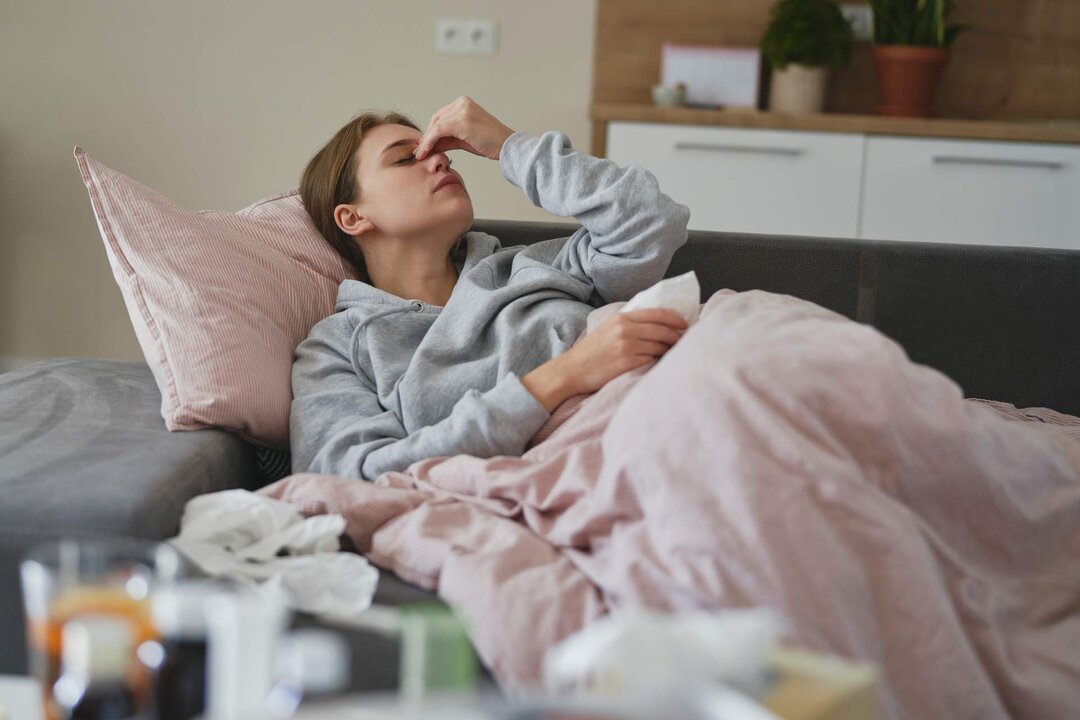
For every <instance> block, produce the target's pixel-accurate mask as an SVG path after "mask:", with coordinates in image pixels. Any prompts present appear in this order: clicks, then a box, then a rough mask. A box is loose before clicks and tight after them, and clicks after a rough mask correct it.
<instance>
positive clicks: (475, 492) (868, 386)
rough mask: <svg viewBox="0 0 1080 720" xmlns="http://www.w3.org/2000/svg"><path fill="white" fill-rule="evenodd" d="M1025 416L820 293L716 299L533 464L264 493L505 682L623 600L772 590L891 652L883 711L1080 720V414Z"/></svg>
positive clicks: (580, 412)
mask: <svg viewBox="0 0 1080 720" xmlns="http://www.w3.org/2000/svg"><path fill="white" fill-rule="evenodd" d="M618 306H619V304H616V305H612V306H606V307H604V308H600V309H598V310H596V311H594V313H593V315H592V316H590V327H595V325H596V323H597V322H599V321H601V320H602V319H603V317H606V315H607V313H610V312H612V311H614V310H615V309H617V307H618ZM1025 414H1027V415H1030V413H1025V412H1021V411H1016V409H1015V408H1013V407H1012V406H1007V405H1004V404H999V403H988V402H973V401H968V400H964V399H963V396H962V393H961V390H960V388H959V387H958V386H957V385H956V384H955V383H953V382H952V381H951V380H949V379H948V378H946V377H945V376H944V375H942V374H941V373H939V372H937V371H935V370H932V369H930V368H928V367H925V366H922V365H917V364H914V363H912V362H911V361H909V360H908V359H907V357H906V355H905V354H904V352H903V350H902V349H901V348H900V347H899V346H898V345H897V344H896V343H894V342H893V341H891V340H889V339H887V338H886V337H884V336H883V335H881V334H880V333H878V332H877V331H876V330H874V329H872V328H870V327H868V326H865V325H861V324H858V323H855V322H852V321H850V320H848V319H846V318H844V317H842V316H840V315H837V314H835V313H833V312H830V311H828V310H825V309H823V308H821V307H819V306H817V305H813V304H811V303H808V302H804V301H800V300H796V299H795V298H792V297H789V296H782V295H774V294H770V293H765V292H760V291H751V292H744V293H733V292H731V291H721V292H719V293H717V294H715V295H713V297H712V298H710V300H709V302H708V303H707V304H706V305H705V306H704V308H703V310H702V315H701V319H700V320H699V322H698V323H697V324H695V325H694V326H693V327H692V328H691V329H690V330H689V331H687V333H686V334H685V335H684V336H683V338H682V339H681V340H679V342H678V343H677V344H676V345H675V346H674V347H673V348H672V349H671V350H670V351H668V353H667V354H666V355H664V356H663V357H662V358H661V359H660V360H659V361H658V362H655V363H652V364H650V365H648V366H645V367H643V368H639V369H638V370H635V371H632V372H629V373H626V374H624V375H621V376H619V377H618V378H616V379H614V380H613V381H611V382H609V383H608V384H607V385H605V386H604V388H603V389H602V390H600V391H599V392H597V393H594V394H592V395H590V396H588V397H580V396H579V397H578V398H574V399H571V400H570V401H567V402H566V403H564V405H563V406H562V407H560V408H559V410H558V411H557V412H556V413H555V415H554V416H553V417H552V420H551V422H549V423H548V425H547V426H545V428H544V429H542V430H541V432H540V433H539V434H538V435H537V437H536V438H534V443H533V445H532V446H531V447H530V448H529V449H528V450H527V451H526V452H525V454H524V455H522V456H521V457H507V456H502V457H495V458H489V459H481V458H476V457H471V456H466V455H458V456H454V457H436V458H430V459H428V460H424V461H421V462H418V463H415V464H413V465H412V466H410V467H409V468H408V469H407V471H405V472H401V473H397V472H391V473H385V474H384V475H382V476H381V477H379V478H378V481H377V482H375V483H365V482H359V481H356V480H348V479H344V478H340V477H334V476H327V475H313V474H300V475H294V476H291V477H288V478H286V479H284V480H281V481H280V482H278V483H275V484H274V485H272V486H270V487H268V488H266V489H264V490H263V492H265V493H267V494H269V495H271V496H273V497H277V498H281V499H283V500H286V501H289V502H291V503H294V504H296V505H297V506H299V507H300V509H301V510H302V511H303V512H305V513H307V514H318V513H327V512H333V513H341V514H342V515H344V516H345V518H346V519H347V521H348V528H347V532H348V534H349V536H350V537H351V539H352V540H353V542H354V543H355V544H356V546H357V547H358V548H360V549H361V551H363V552H364V553H365V554H367V555H368V557H369V558H371V560H372V561H373V562H375V563H376V564H378V565H380V566H382V567H384V568H387V569H389V570H392V571H394V572H395V573H397V574H398V575H400V576H401V577H403V578H405V579H406V580H409V581H412V582H414V583H417V584H419V585H422V586H425V587H428V588H433V589H436V590H437V591H438V593H439V595H440V597H442V598H443V599H445V600H446V601H447V602H448V603H450V604H452V605H454V606H455V607H456V608H457V609H458V610H459V611H460V612H461V613H462V614H463V616H464V617H465V618H466V620H467V621H468V622H469V623H470V625H471V629H470V631H471V633H472V638H473V641H474V644H475V646H476V648H477V650H478V652H479V653H480V655H481V657H482V659H483V660H484V662H485V663H486V664H487V665H488V666H489V667H490V668H491V669H492V671H493V673H494V674H495V676H496V678H497V679H498V680H499V682H500V683H501V684H503V685H504V687H506V688H507V689H515V688H524V687H526V686H529V685H531V684H534V683H536V682H537V680H538V678H539V671H540V670H539V669H540V661H541V658H542V657H543V653H544V651H545V650H546V649H547V648H548V647H550V646H551V645H552V644H554V643H556V642H557V641H558V640H560V639H561V638H563V637H565V636H567V635H569V634H571V633H573V632H575V631H577V630H578V629H580V628H581V627H582V626H584V625H585V624H586V623H588V622H589V621H590V620H592V619H593V618H596V617H597V616H599V615H602V614H604V613H606V612H608V611H609V610H618V609H622V608H629V607H648V608H654V609H662V610H677V609H681V608H725V607H740V606H750V605H767V606H770V607H772V608H774V609H775V610H777V611H779V612H780V613H781V614H783V615H784V616H785V617H786V618H787V620H788V621H789V623H790V627H791V634H790V636H789V639H790V640H791V641H793V642H796V643H798V644H800V645H802V646H804V647H807V648H810V649H813V650H818V651H823V652H832V653H837V654H840V655H844V656H847V657H852V658H857V659H860V660H865V661H869V662H872V663H874V664H876V665H877V666H878V668H879V670H880V671H881V684H880V701H881V708H882V711H883V714H884V715H885V716H886V717H892V718H900V717H909V718H967V717H970V718H995V717H1009V716H1013V717H1024V718H1037V717H1044V718H1060V717H1077V716H1080V442H1078V440H1080V420H1078V419H1077V418H1073V417H1070V416H1066V415H1061V414H1058V413H1054V412H1053V411H1042V412H1041V413H1040V416H1039V418H1038V419H1041V420H1043V422H1024V421H1023V420H1026V419H1027V417H1025Z"/></svg>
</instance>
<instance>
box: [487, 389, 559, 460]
mask: <svg viewBox="0 0 1080 720" xmlns="http://www.w3.org/2000/svg"><path fill="white" fill-rule="evenodd" d="M487 400H488V402H489V404H490V406H491V407H493V408H497V410H496V417H495V418H493V419H494V420H495V422H496V423H498V425H496V427H498V428H499V429H500V430H503V431H506V432H512V433H513V434H514V435H515V436H516V437H515V438H513V439H512V440H511V439H510V438H507V439H508V440H511V444H513V445H518V444H520V446H521V447H524V445H525V443H526V442H528V440H529V438H531V437H532V436H533V435H535V434H536V431H537V430H539V429H540V428H541V427H543V425H544V423H546V422H547V420H548V418H549V417H551V413H549V412H548V411H547V410H546V409H544V406H543V405H541V404H540V401H539V400H537V399H536V396H535V395H533V394H532V393H531V392H529V390H528V388H526V387H525V385H523V384H522V382H521V378H519V377H518V376H517V375H516V374H515V373H512V372H511V373H507V374H506V375H505V376H504V377H503V379H502V380H501V381H499V382H498V383H496V385H495V387H493V388H491V390H489V391H488V392H487ZM499 416H501V417H499ZM500 421H502V422H500ZM517 440H520V443H518V442H516V441H517Z"/></svg>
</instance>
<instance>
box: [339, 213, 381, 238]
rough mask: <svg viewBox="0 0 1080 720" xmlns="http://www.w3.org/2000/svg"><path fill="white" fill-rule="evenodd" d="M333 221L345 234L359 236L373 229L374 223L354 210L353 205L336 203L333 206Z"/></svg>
mask: <svg viewBox="0 0 1080 720" xmlns="http://www.w3.org/2000/svg"><path fill="white" fill-rule="evenodd" d="M334 222H335V223H336V224H337V226H338V227H339V228H341V231H342V232H344V233H345V234H346V235H352V236H353V237H360V236H361V235H363V234H364V233H366V232H369V231H371V230H374V229H375V223H373V222H371V220H369V219H368V218H367V216H366V215H361V214H360V213H358V212H357V211H356V206H355V205H338V206H337V207H336V208H334Z"/></svg>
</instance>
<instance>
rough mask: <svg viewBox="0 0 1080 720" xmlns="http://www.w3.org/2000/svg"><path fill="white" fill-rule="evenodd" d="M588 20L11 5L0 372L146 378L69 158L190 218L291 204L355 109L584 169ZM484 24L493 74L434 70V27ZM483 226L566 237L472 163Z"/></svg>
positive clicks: (477, 66) (569, 12)
mask: <svg viewBox="0 0 1080 720" xmlns="http://www.w3.org/2000/svg"><path fill="white" fill-rule="evenodd" d="M595 10H596V3H595V0H546V1H545V2H543V3H534V2H525V1H524V0H446V1H442V2H439V1H436V0H397V1H395V0H311V1H310V2H288V1H286V0H227V1H226V0H2V2H0V68H2V70H0V371H2V370H4V369H9V368H10V367H13V366H16V365H18V364H21V363H24V362H27V361H31V360H35V359H38V358H44V357H57V356H82V357H100V358H113V359H125V360H138V359H141V358H142V354H141V352H140V350H139V347H138V344H137V343H136V340H135V335H134V332H133V331H132V328H131V323H130V321H129V320H128V317H127V312H126V310H125V309H124V305H123V301H122V299H121V296H120V291H119V289H118V288H117V287H116V284H115V282H114V281H113V278H112V274H111V271H110V269H109V266H108V263H107V261H106V257H105V251H104V248H103V246H102V242H101V239H100V236H99V234H98V230H97V226H96V224H95V222H94V218H93V215H92V213H91V209H90V202H89V199H88V197H87V194H86V190H85V188H84V186H83V185H82V182H81V180H80V178H79V173H78V170H77V168H76V166H75V161H74V159H73V157H72V154H71V153H72V148H73V146H75V145H76V144H78V145H81V146H82V147H83V148H84V149H85V150H86V151H87V153H89V154H90V155H91V156H92V157H94V158H95V159H97V160H99V161H101V162H103V163H105V164H106V165H109V166H111V167H113V168H115V169H116V170H119V171H120V172H123V173H124V174H126V175H129V176H130V177H133V178H135V179H137V180H139V181H141V182H143V183H145V184H147V185H149V186H150V187H153V188H155V189H157V190H159V191H161V192H162V193H164V194H165V195H166V196H168V197H170V198H172V199H173V200H174V201H176V202H177V203H179V204H180V205H182V206H184V207H187V208H189V209H193V210H202V209H222V210H237V209H239V208H241V207H244V206H245V205H248V204H249V203H251V202H253V201H255V200H257V199H259V198H261V197H265V196H267V195H271V194H274V193H278V192H281V191H284V190H291V189H293V188H294V187H295V186H296V183H297V179H298V177H299V173H300V170H301V169H302V168H303V165H304V163H305V162H306V161H307V160H308V158H309V157H310V156H311V154H312V153H313V152H314V150H315V149H316V148H317V147H318V146H319V145H320V144H321V143H322V142H324V141H325V140H326V139H328V138H329V136H330V135H331V134H332V133H333V131H334V130H336V129H337V128H338V127H339V126H340V125H342V124H343V123H344V122H345V121H347V120H348V119H349V117H351V116H352V115H353V114H355V113H356V112H359V111H360V110H362V109H397V110H400V111H403V112H405V113H406V114H408V115H410V116H411V117H413V119H414V120H416V121H417V122H418V123H419V124H420V125H421V127H426V126H427V123H428V120H429V119H430V118H431V115H432V114H433V113H434V112H435V111H436V110H437V109H438V108H440V107H441V106H443V105H445V104H447V103H449V102H451V101H452V100H454V99H455V98H456V97H458V96H459V95H468V96H470V97H472V98H473V99H474V100H476V101H477V102H479V103H480V104H481V105H483V106H484V107H486V108H487V109H488V110H490V111H491V112H492V113H493V114H494V115H495V116H497V117H498V118H499V119H500V120H502V121H503V122H504V123H506V124H507V125H509V126H510V127H512V128H514V129H520V130H523V131H526V132H532V133H540V132H544V131H546V130H551V129H557V130H561V131H563V132H565V133H566V134H567V135H569V136H570V139H571V140H572V142H573V145H574V146H575V147H577V148H582V149H585V150H588V139H589V124H588V104H589V86H590V82H591V74H592V48H593V33H594V23H595ZM444 17H446V18H454V17H462V18H491V19H494V20H495V21H496V22H497V24H498V33H499V35H498V41H497V52H496V53H495V54H494V55H490V56H465V55H442V54H438V53H436V52H435V50H434V34H435V19H436V18H444ZM454 160H455V166H456V167H457V168H458V169H459V170H460V171H461V172H462V174H463V175H464V176H465V177H466V178H467V179H468V182H469V190H470V194H471V195H472V198H473V204H474V209H475V214H476V217H477V218H510V219H520V220H534V219H535V220H559V218H555V217H554V216H552V215H549V214H548V213H546V212H544V211H543V210H540V209H539V208H535V207H533V205H532V204H531V203H530V202H529V201H528V200H527V199H526V198H525V197H524V195H522V193H521V191H520V190H518V189H517V188H516V187H514V186H513V185H511V184H509V183H508V182H506V180H505V179H503V177H502V175H501V174H500V173H499V168H498V165H497V164H496V163H494V162H492V161H490V160H484V159H481V158H477V157H475V156H472V155H469V154H468V153H464V152H456V153H454Z"/></svg>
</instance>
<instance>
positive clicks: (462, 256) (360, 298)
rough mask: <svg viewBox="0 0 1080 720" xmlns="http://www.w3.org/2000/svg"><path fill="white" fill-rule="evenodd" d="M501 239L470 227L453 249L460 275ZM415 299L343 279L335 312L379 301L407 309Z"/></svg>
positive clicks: (483, 256) (452, 257)
mask: <svg viewBox="0 0 1080 720" xmlns="http://www.w3.org/2000/svg"><path fill="white" fill-rule="evenodd" d="M499 247H500V246H499V239H498V238H496V237H495V236H494V235H488V234H487V233H484V232H479V231H475V230H470V231H469V232H467V233H465V234H464V235H462V236H461V238H460V239H459V240H458V244H457V245H456V246H454V249H453V250H451V251H450V257H451V259H452V260H453V261H454V265H456V266H457V268H458V277H459V278H460V277H461V276H462V275H464V274H465V273H467V272H468V271H469V270H471V269H472V268H473V267H474V266H475V265H476V264H477V263H478V262H480V261H481V260H483V259H484V258H486V257H488V256H489V255H492V254H493V253H495V251H497V250H498V249H499ZM413 302H414V301H413V300H409V299H407V298H401V297H398V296H397V295H394V294H392V293H388V292H386V291H385V290H380V289H379V288H377V287H375V286H374V285H371V284H370V283H366V282H363V281H362V280H352V279H348V280H343V281H342V282H341V284H340V285H339V286H338V293H337V303H336V304H335V306H334V310H335V312H341V311H342V310H347V309H348V308H353V307H362V306H365V305H371V304H378V305H385V306H395V305H396V306H399V307H401V308H403V309H407V308H408V307H409V306H410V305H411V304H412V303H413Z"/></svg>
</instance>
